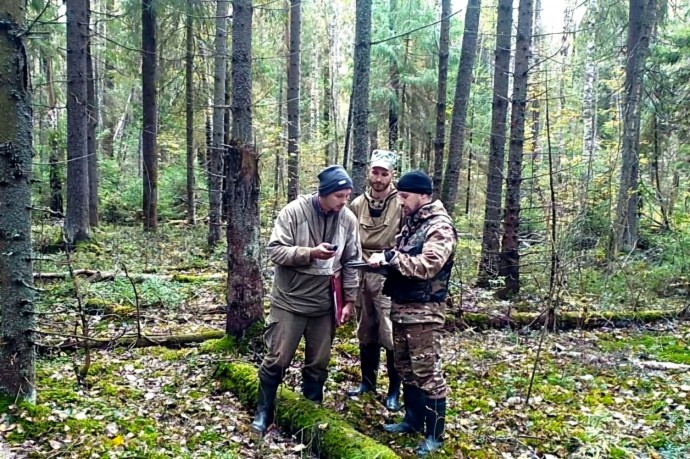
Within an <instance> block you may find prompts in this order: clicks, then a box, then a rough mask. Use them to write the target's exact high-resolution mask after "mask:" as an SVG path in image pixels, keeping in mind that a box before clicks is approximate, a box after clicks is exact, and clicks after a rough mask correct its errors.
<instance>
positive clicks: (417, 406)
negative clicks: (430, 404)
mask: <svg viewBox="0 0 690 459" xmlns="http://www.w3.org/2000/svg"><path fill="white" fill-rule="evenodd" d="M403 400H404V401H405V417H404V418H403V420H402V422H399V423H398V424H386V425H385V426H383V428H384V429H385V430H386V432H390V433H404V434H409V433H417V432H421V431H422V430H423V429H424V393H423V392H422V391H421V389H419V388H418V387H416V386H413V385H410V384H404V385H403Z"/></svg>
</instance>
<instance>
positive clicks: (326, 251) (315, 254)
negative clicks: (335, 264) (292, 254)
mask: <svg viewBox="0 0 690 459" xmlns="http://www.w3.org/2000/svg"><path fill="white" fill-rule="evenodd" d="M330 247H331V244H329V243H328V242H322V243H321V244H319V245H317V246H316V247H312V248H311V249H309V258H310V259H312V260H328V259H329V258H333V257H334V256H335V250H331V249H330Z"/></svg>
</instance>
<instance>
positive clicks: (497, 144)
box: [477, 0, 513, 287]
mask: <svg viewBox="0 0 690 459" xmlns="http://www.w3.org/2000/svg"><path fill="white" fill-rule="evenodd" d="M512 23H513V0H498V17H497V20H496V51H495V63H494V94H493V101H492V103H491V140H490V146H489V167H488V173H487V174H488V177H487V181H486V204H485V208H484V228H483V231H482V254H481V259H480V261H479V269H478V271H477V285H478V286H480V287H488V286H489V284H490V281H491V280H492V279H495V278H496V276H497V275H498V267H499V260H498V257H499V240H498V235H499V231H500V224H501V198H502V196H503V163H504V160H505V143H506V115H507V113H508V80H509V78H508V76H509V73H510V68H509V65H510V32H511V27H512Z"/></svg>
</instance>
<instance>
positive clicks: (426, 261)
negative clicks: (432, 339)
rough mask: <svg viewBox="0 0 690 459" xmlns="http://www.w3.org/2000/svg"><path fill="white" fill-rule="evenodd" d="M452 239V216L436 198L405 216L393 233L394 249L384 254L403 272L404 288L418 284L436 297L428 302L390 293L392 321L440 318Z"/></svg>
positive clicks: (441, 320)
mask: <svg viewBox="0 0 690 459" xmlns="http://www.w3.org/2000/svg"><path fill="white" fill-rule="evenodd" d="M456 241H457V234H456V231H455V228H454V227H453V223H452V220H451V218H450V216H449V215H448V213H447V212H446V209H445V208H444V207H443V204H442V203H441V202H440V201H433V202H431V203H429V204H426V205H424V206H422V207H421V208H420V209H419V210H417V212H415V213H414V214H413V215H411V216H409V217H407V218H406V220H405V225H404V226H403V229H402V231H401V233H400V234H399V235H398V236H397V237H396V244H395V249H394V250H393V251H392V253H389V254H388V256H390V257H392V258H391V259H390V264H391V267H392V268H394V269H395V270H396V271H398V272H399V274H400V275H402V276H404V277H403V282H404V285H405V288H407V284H415V285H418V286H421V289H422V291H423V293H424V294H426V295H427V296H428V295H431V296H432V297H436V299H435V300H432V301H428V302H412V301H396V299H395V296H396V295H395V293H392V297H393V305H392V309H391V319H392V320H393V321H395V322H401V323H429V322H432V323H443V322H444V320H445V315H444V314H445V301H444V300H445V294H446V289H447V284H448V278H449V276H450V269H451V267H452V262H453V254H454V252H455V243H456ZM420 247H421V250H420ZM387 258H388V257H387ZM405 278H407V279H405Z"/></svg>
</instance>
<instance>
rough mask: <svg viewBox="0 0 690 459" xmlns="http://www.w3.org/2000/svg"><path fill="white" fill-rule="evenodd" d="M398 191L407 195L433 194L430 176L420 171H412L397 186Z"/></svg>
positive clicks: (401, 178)
mask: <svg viewBox="0 0 690 459" xmlns="http://www.w3.org/2000/svg"><path fill="white" fill-rule="evenodd" d="M395 188H397V190H398V191H403V192H405V193H417V194H431V193H432V192H433V187H432V185H431V179H430V178H429V176H428V175H426V174H425V173H424V172H422V171H420V170H416V171H410V172H408V173H406V174H404V175H403V176H402V177H400V180H398V183H397V184H396V185H395Z"/></svg>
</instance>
